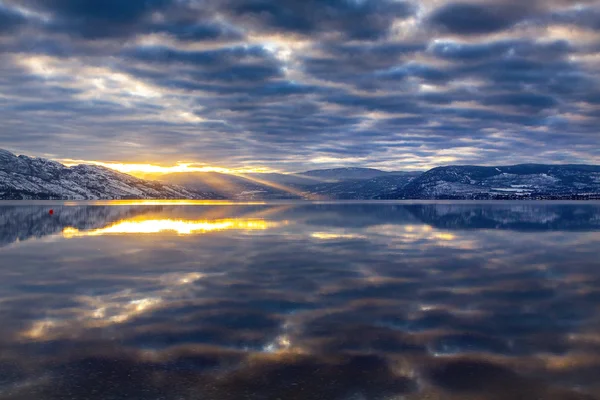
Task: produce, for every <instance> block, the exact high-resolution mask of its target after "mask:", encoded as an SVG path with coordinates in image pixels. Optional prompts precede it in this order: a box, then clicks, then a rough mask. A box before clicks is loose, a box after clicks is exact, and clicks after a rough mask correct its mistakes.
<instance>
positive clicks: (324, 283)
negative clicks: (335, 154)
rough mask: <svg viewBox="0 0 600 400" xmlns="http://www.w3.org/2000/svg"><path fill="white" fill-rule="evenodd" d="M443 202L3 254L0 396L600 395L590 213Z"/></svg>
mask: <svg viewBox="0 0 600 400" xmlns="http://www.w3.org/2000/svg"><path fill="white" fill-rule="evenodd" d="M447 206H448V205H443V207H441V206H440V207H438V205H407V206H399V205H386V204H376V205H352V204H351V205H340V206H336V205H300V206H296V207H293V206H286V207H259V206H252V207H250V206H244V207H236V206H227V207H212V208H204V207H172V208H168V207H167V208H164V209H160V210H153V211H152V212H149V213H146V214H144V216H143V217H138V216H136V215H132V216H129V217H125V218H121V220H120V221H121V222H143V221H187V222H190V223H191V224H192V225H190V226H196V227H198V226H199V225H194V224H202V223H204V222H207V221H208V222H210V223H212V224H213V225H209V226H210V227H212V228H215V229H213V230H210V229H209V230H207V231H206V233H208V232H211V234H206V235H202V236H201V237H199V236H195V235H193V234H181V235H177V234H169V233H170V232H179V231H178V229H164V227H165V226H166V225H162V228H161V229H159V230H158V232H164V234H149V235H148V234H144V232H147V231H148V230H150V231H152V232H156V231H157V229H156V227H157V225H156V224H155V222H151V225H153V227H152V228H150V225H148V227H147V228H146V227H144V225H142V228H143V229H142V228H140V226H137V227H135V228H131V229H130V228H129V227H128V226H127V225H121V227H119V228H112V227H113V226H119V223H120V222H119V221H118V220H117V221H114V220H113V221H110V222H109V223H107V224H105V225H97V226H94V227H85V226H82V227H81V228H77V229H79V230H80V232H81V234H82V235H81V237H80V238H79V239H78V240H65V239H66V238H65V237H63V236H62V235H58V236H57V241H55V242H53V243H43V242H30V243H29V245H27V246H21V245H18V246H13V247H10V248H7V247H5V248H3V249H2V250H0V257H1V259H2V261H3V264H2V268H0V279H1V280H2V282H3V285H1V286H0V301H1V302H0V319H1V320H2V321H3V324H2V326H0V399H2V400H4V399H10V400H13V399H28V398H36V399H41V400H46V399H48V400H54V399H60V398H65V396H67V395H68V396H70V397H72V398H87V399H92V400H96V399H108V398H113V399H121V398H124V397H125V398H140V399H142V398H144V399H145V398H162V399H165V400H175V399H182V398H185V399H194V398H202V399H207V400H217V399H219V400H222V399H226V400H227V399H231V400H233V399H236V400H237V399H240V398H248V399H277V398H281V399H291V400H296V399H298V400H300V399H302V400H306V399H309V400H316V399H334V400H348V399H378V400H386V399H393V398H405V399H409V400H412V399H415V400H416V399H423V398H430V399H442V398H443V399H473V400H475V399H477V400H481V399H493V400H505V399H506V400H509V399H511V400H512V399H516V398H523V399H535V398H543V399H557V400H558V399H582V400H583V399H592V398H598V397H599V396H600V382H599V381H598V379H597V377H598V376H600V339H599V337H600V309H599V308H598V303H599V301H600V290H599V289H598V287H600V264H599V260H598V257H597V252H598V246H599V243H600V236H599V235H600V231H598V229H596V228H595V225H594V224H595V222H593V221H592V219H593V216H594V215H597V214H598V209H600V207H598V206H592V205H588V206H581V205H577V206H576V211H577V210H579V211H577V212H575V211H574V210H573V209H569V208H568V207H567V206H565V205H556V206H553V205H543V206H537V205H535V203H532V204H531V205H529V204H528V205H527V206H524V207H517V208H514V207H513V206H504V205H500V206H498V207H497V209H496V208H494V207H495V206H494V207H492V206H489V205H487V204H483V205H477V206H475V205H470V206H463V205H461V206H460V207H447ZM469 207H470V208H469ZM507 207H508V208H507ZM510 207H513V208H510ZM581 210H582V211H581ZM538 212H539V213H540V215H539V216H538V215H536V213H538ZM544 214H547V215H549V216H550V217H548V218H545V217H544ZM415 215H417V216H420V217H421V218H423V219H424V220H427V222H421V221H420V220H419V219H418V218H417V217H415ZM519 215H522V216H524V221H521V222H519V221H518V219H519ZM571 217H572V218H573V219H570V218H571ZM261 219H264V222H265V223H268V224H270V225H269V226H270V227H273V229H272V230H270V231H269V234H245V229H244V227H243V224H241V225H238V228H232V226H231V225H230V226H229V227H228V228H226V229H218V228H217V227H218V226H219V224H221V223H222V222H223V221H227V220H237V221H256V220H261ZM285 221H290V223H289V224H285ZM503 221H504V222H503ZM168 224H171V223H170V222H169V223H168ZM523 224H525V225H523ZM480 225H482V226H480ZM233 226H235V225H233ZM544 226H546V229H544ZM561 226H564V227H565V228H564V229H565V230H561V229H562V228H561ZM171 227H173V225H171ZM62 228H64V226H63V227H62ZM62 228H61V230H62ZM188 228H189V226H188ZM188 228H182V229H181V231H182V232H194V231H193V230H192V229H188ZM230 228H231V229H230ZM96 230H100V231H102V230H105V231H104V232H103V233H107V234H106V235H105V236H102V237H100V236H101V235H100V234H94V231H96ZM111 230H112V232H111ZM116 230H121V231H125V230H129V233H128V234H121V233H125V232H116ZM259 231H260V230H259ZM59 232H60V231H59ZM86 232H87V233H91V235H89V236H88V235H85V233H86ZM199 232H202V230H200V231H199ZM116 235H118V236H116ZM96 236H97V237H96ZM5 371H10V373H6V372H5ZM48 375H50V376H51V379H46V380H39V379H38V380H36V379H37V378H39V377H42V376H48ZM23 382H35V383H34V384H30V385H29V386H27V385H22V386H19V384H21V383H23ZM6 388H11V389H10V390H11V394H10V395H6V393H8V392H7V391H6V390H7V389H6ZM15 388H16V389H15ZM2 390H5V391H4V392H3V391H2ZM591 396H595V397H591Z"/></svg>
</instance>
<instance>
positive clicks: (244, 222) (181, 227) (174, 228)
mask: <svg viewBox="0 0 600 400" xmlns="http://www.w3.org/2000/svg"><path fill="white" fill-rule="evenodd" d="M281 224H282V223H280V222H269V221H265V220H263V219H222V220H214V221H186V220H173V219H158V220H145V221H121V222H118V223H116V224H115V225H112V226H109V227H107V228H101V229H94V230H90V231H80V230H79V229H77V228H72V227H68V228H65V229H64V230H63V231H62V235H63V237H65V238H67V239H71V238H75V237H82V236H104V235H114V234H152V233H161V232H174V233H176V234H178V235H193V234H201V233H207V232H214V231H225V230H241V231H257V230H266V229H269V228H273V227H277V226H279V225H281Z"/></svg>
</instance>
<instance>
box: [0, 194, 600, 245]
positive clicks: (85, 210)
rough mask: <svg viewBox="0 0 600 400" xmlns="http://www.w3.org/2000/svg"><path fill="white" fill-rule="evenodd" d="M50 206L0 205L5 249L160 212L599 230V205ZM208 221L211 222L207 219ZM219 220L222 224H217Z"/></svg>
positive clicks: (333, 223) (341, 223)
mask: <svg viewBox="0 0 600 400" xmlns="http://www.w3.org/2000/svg"><path fill="white" fill-rule="evenodd" d="M281 208H282V206H275V205H265V206H252V207H248V206H243V207H236V206H233V207H232V206H226V207H224V206H211V207H180V206H169V207H165V206H148V205H143V206H141V205H130V206H123V205H119V206H71V207H68V206H61V207H55V208H54V209H55V213H54V215H49V214H48V210H49V207H47V206H3V207H0V246H2V245H6V244H9V243H12V242H15V241H24V240H28V239H31V238H40V237H43V236H47V235H53V234H56V233H60V232H62V231H63V230H64V229H65V228H67V227H70V228H75V230H78V231H85V230H95V229H101V228H105V227H107V226H109V225H111V224H114V223H116V222H118V221H121V220H125V219H128V218H133V217H137V216H141V215H146V214H150V213H156V212H166V211H168V214H169V216H170V217H174V218H175V219H184V220H188V219H190V220H193V219H197V218H198V216H199V215H200V214H202V215H203V213H207V212H208V213H216V214H213V215H215V216H217V217H215V218H209V219H211V220H213V219H215V220H222V219H226V218H234V219H235V218H240V217H248V216H249V217H251V218H254V216H257V217H260V216H262V215H268V216H269V219H272V220H290V221H295V222H301V223H303V224H305V225H309V226H317V227H335V228H359V229H360V228H368V227H371V226H376V225H384V224H385V225H398V226H402V225H418V224H427V225H431V226H433V227H435V228H439V229H446V230H448V229H505V230H518V231H544V230H556V231H592V230H600V205H598V204H591V203H581V204H576V205H565V204H563V205H559V204H541V203H537V204H534V203H531V204H514V203H511V204H497V203H496V204H489V203H488V204H469V203H462V204H366V203H365V204H343V203H340V204H305V203H302V204H290V205H287V206H284V207H283V209H281ZM203 219H206V218H203ZM217 222H218V221H217ZM221 222H222V221H221Z"/></svg>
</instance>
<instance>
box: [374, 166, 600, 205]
mask: <svg viewBox="0 0 600 400" xmlns="http://www.w3.org/2000/svg"><path fill="white" fill-rule="evenodd" d="M378 198H385V199H540V198H544V199H561V198H564V199H578V198H583V199H585V198H600V166H594V165H540V164H523V165H514V166H502V167H478V166H450V167H438V168H434V169H432V170H429V171H427V172H425V173H423V174H422V175H420V176H419V177H418V178H416V179H414V180H412V181H411V182H410V183H408V184H407V185H406V186H405V187H403V188H401V189H399V190H397V191H395V192H393V193H390V194H387V195H381V196H379V197H378Z"/></svg>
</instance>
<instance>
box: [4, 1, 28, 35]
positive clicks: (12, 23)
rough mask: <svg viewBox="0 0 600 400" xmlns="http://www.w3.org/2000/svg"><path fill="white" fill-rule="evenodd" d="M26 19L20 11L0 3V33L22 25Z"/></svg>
mask: <svg viewBox="0 0 600 400" xmlns="http://www.w3.org/2000/svg"><path fill="white" fill-rule="evenodd" d="M26 22H27V19H26V18H25V17H24V16H23V15H22V14H20V13H18V12H17V11H15V10H12V9H10V8H7V7H4V6H2V4H0V35H2V34H4V33H7V32H11V31H13V30H14V29H16V28H18V27H20V26H22V25H24V24H25V23H26Z"/></svg>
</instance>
